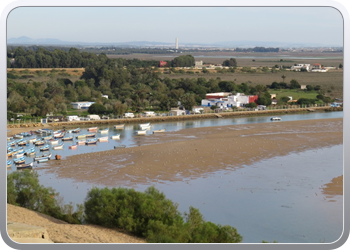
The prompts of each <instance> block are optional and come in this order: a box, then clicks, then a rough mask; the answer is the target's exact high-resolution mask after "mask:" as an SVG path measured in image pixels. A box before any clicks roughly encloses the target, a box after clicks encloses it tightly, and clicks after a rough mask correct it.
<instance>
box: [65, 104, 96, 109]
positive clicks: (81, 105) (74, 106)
mask: <svg viewBox="0 0 350 250" xmlns="http://www.w3.org/2000/svg"><path fill="white" fill-rule="evenodd" d="M94 103H95V102H72V103H71V105H72V108H73V109H89V107H90V106H91V105H92V104H94Z"/></svg>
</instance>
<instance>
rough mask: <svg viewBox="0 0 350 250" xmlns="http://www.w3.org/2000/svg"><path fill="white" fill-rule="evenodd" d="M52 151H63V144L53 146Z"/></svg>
mask: <svg viewBox="0 0 350 250" xmlns="http://www.w3.org/2000/svg"><path fill="white" fill-rule="evenodd" d="M52 149H55V150H57V149H63V143H61V144H59V145H56V146H53V147H52Z"/></svg>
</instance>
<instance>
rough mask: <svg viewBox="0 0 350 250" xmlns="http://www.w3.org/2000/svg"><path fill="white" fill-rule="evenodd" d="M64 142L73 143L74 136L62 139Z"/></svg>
mask: <svg viewBox="0 0 350 250" xmlns="http://www.w3.org/2000/svg"><path fill="white" fill-rule="evenodd" d="M62 141H73V136H72V137H66V138H62Z"/></svg>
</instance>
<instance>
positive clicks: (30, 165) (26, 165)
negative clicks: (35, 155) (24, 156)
mask: <svg viewBox="0 0 350 250" xmlns="http://www.w3.org/2000/svg"><path fill="white" fill-rule="evenodd" d="M33 165H34V162H31V163H28V164H20V165H17V166H16V167H17V169H26V168H32V167H33Z"/></svg>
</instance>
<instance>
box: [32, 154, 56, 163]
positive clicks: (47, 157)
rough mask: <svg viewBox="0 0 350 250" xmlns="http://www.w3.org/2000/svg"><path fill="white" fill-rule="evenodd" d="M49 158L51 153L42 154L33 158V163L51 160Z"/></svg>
mask: <svg viewBox="0 0 350 250" xmlns="http://www.w3.org/2000/svg"><path fill="white" fill-rule="evenodd" d="M51 156H52V153H49V154H42V155H40V156H37V157H35V158H34V161H38V160H42V159H48V160H50V159H51Z"/></svg>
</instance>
